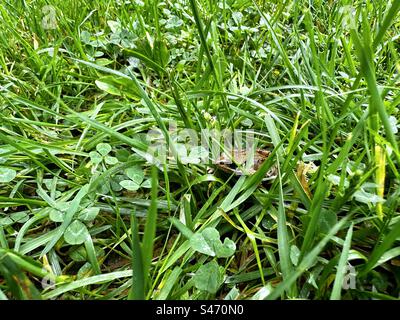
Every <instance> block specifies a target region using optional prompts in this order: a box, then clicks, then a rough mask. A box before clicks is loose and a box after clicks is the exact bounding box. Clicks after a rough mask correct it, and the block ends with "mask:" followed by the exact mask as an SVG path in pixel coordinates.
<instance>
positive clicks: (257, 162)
mask: <svg viewBox="0 0 400 320" xmlns="http://www.w3.org/2000/svg"><path fill="white" fill-rule="evenodd" d="M270 154H271V152H270V151H268V150H264V149H256V150H255V152H254V155H253V157H251V155H250V154H249V153H248V151H247V150H240V151H239V150H233V152H232V155H231V156H229V155H226V154H225V153H223V154H222V155H221V156H220V157H219V158H217V159H216V161H215V164H216V165H217V167H218V168H219V169H221V170H223V171H225V172H228V173H234V174H236V175H251V174H254V173H255V172H256V171H257V170H258V169H259V168H260V166H261V165H262V164H263V163H264V161H265V160H266V159H267V158H268V156H269V155H270ZM249 161H250V163H249ZM277 175H278V171H277V167H276V165H273V166H272V167H271V168H270V169H269V170H268V171H267V173H266V175H265V178H264V179H263V180H264V181H265V180H273V179H275V178H276V176H277Z"/></svg>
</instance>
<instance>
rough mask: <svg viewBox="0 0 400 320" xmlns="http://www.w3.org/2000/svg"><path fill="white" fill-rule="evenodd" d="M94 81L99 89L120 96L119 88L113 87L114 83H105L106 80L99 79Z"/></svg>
mask: <svg viewBox="0 0 400 320" xmlns="http://www.w3.org/2000/svg"><path fill="white" fill-rule="evenodd" d="M95 83H96V86H97V87H98V88H99V89H101V90H103V91H105V92H107V93H109V94H112V95H114V96H122V92H121V90H119V89H118V88H117V87H115V86H114V85H112V84H110V83H107V82H104V81H101V80H96V81H95Z"/></svg>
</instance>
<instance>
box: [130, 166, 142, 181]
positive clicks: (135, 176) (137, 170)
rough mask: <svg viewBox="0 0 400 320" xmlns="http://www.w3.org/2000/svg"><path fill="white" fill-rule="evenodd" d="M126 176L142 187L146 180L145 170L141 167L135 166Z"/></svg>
mask: <svg viewBox="0 0 400 320" xmlns="http://www.w3.org/2000/svg"><path fill="white" fill-rule="evenodd" d="M126 175H127V176H128V177H129V179H131V180H132V181H133V182H135V183H136V184H138V185H140V184H141V183H142V181H143V179H144V172H143V169H142V168H141V167H139V166H133V167H130V168H129V169H127V170H126Z"/></svg>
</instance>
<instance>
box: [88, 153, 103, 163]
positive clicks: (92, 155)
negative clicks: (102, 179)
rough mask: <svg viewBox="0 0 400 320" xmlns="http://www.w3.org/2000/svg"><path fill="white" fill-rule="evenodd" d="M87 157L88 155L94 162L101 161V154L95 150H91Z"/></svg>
mask: <svg viewBox="0 0 400 320" xmlns="http://www.w3.org/2000/svg"><path fill="white" fill-rule="evenodd" d="M89 157H90V161H92V162H93V163H94V164H99V163H100V162H101V160H103V158H102V157H101V155H99V153H98V152H96V151H91V152H90V153H89Z"/></svg>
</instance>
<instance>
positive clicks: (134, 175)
mask: <svg viewBox="0 0 400 320" xmlns="http://www.w3.org/2000/svg"><path fill="white" fill-rule="evenodd" d="M125 174H126V175H127V176H128V178H129V180H122V181H121V182H120V183H119V184H120V185H121V186H122V187H124V188H125V189H126V190H129V191H136V190H138V189H139V188H141V187H142V188H150V187H151V181H150V180H149V179H147V180H145V181H143V180H144V172H143V169H142V168H141V167H140V166H133V167H130V168H129V169H126V171H125Z"/></svg>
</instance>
